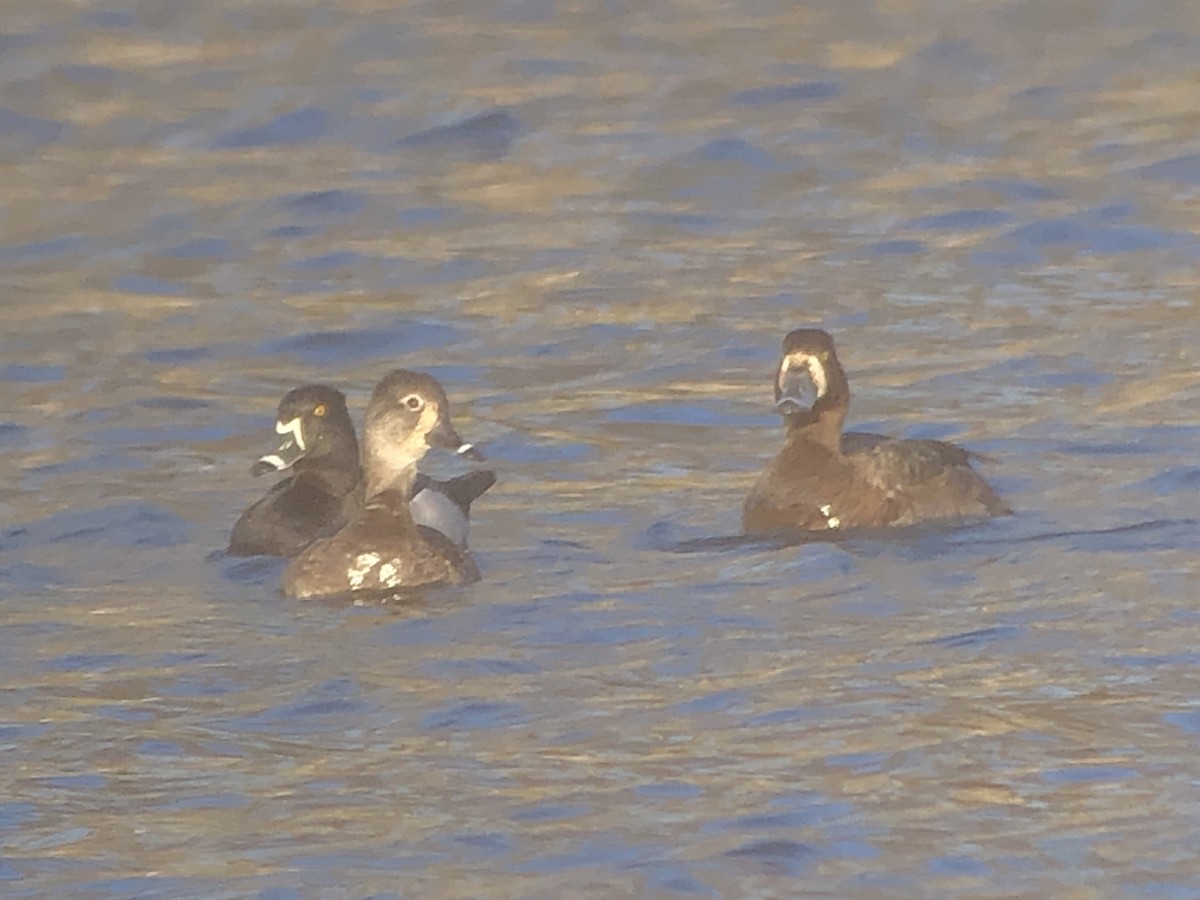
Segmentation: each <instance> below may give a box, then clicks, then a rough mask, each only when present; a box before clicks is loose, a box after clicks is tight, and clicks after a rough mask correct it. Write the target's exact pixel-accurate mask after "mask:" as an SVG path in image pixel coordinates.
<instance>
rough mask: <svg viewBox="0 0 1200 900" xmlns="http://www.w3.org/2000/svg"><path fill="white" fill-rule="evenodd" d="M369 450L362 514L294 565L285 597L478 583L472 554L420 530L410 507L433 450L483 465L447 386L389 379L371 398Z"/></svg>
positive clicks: (410, 377)
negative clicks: (454, 419)
mask: <svg viewBox="0 0 1200 900" xmlns="http://www.w3.org/2000/svg"><path fill="white" fill-rule="evenodd" d="M362 444H363V446H362V460H363V472H364V482H365V485H364V487H365V490H364V496H365V497H366V500H365V502H364V503H363V505H362V508H361V509H360V510H359V511H358V512H357V513H356V514H355V516H354V517H353V518H352V519H350V521H348V522H347V523H346V524H345V525H344V526H343V527H342V528H341V530H339V531H338V532H337V533H336V534H333V535H331V536H330V537H325V538H321V539H320V540H317V541H314V542H313V543H312V544H310V545H309V546H308V547H306V548H305V549H304V550H302V551H301V552H300V553H299V554H298V555H297V556H296V557H295V558H293V559H292V561H291V562H290V563H289V564H288V566H287V568H286V569H285V570H284V573H283V591H284V593H285V594H287V595H288V596H289V597H295V598H297V599H309V598H321V597H337V596H344V595H367V594H370V595H390V594H398V593H403V592H406V591H410V590H412V589H416V588H421V587H426V586H434V585H461V584H470V583H472V582H474V581H478V580H479V570H478V569H477V568H476V566H475V562H474V560H473V559H472V558H471V556H470V554H469V553H468V552H467V551H466V549H465V548H463V547H460V546H459V545H458V544H456V543H455V542H454V541H453V540H451V539H450V538H448V537H447V536H446V535H445V534H443V533H442V532H440V531H438V530H437V529H435V528H430V527H428V526H425V525H420V524H418V523H417V522H416V521H415V520H414V519H413V514H412V509H411V508H410V498H411V497H412V495H413V490H414V487H415V486H416V483H417V477H418V476H417V463H419V462H420V461H421V459H422V457H424V456H425V453H426V452H427V451H428V450H429V449H430V448H431V447H446V448H448V449H451V450H455V451H457V452H459V453H461V454H462V455H464V456H468V457H470V458H473V459H482V455H481V454H479V452H478V451H477V450H475V449H474V448H473V447H472V446H471V445H469V444H466V443H465V442H464V441H463V440H462V438H460V437H459V436H458V433H457V432H456V431H455V430H454V427H453V425H452V424H451V421H450V403H449V401H448V400H447V399H446V394H445V391H443V390H442V387H441V385H440V384H438V382H437V381H436V380H435V379H433V378H432V377H431V376H429V375H425V374H422V373H419V372H410V371H407V370H405V369H397V370H396V371H394V372H391V373H390V374H388V375H387V376H386V377H385V378H384V379H383V380H382V381H380V382H379V384H378V385H376V387H375V390H374V392H373V393H372V395H371V402H370V403H369V404H368V406H367V415H366V423H365V426H364V428H363V441H362Z"/></svg>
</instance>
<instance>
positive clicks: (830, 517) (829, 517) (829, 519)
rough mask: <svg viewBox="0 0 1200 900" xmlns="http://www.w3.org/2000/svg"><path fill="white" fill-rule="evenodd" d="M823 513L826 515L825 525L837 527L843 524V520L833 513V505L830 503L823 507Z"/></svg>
mask: <svg viewBox="0 0 1200 900" xmlns="http://www.w3.org/2000/svg"><path fill="white" fill-rule="evenodd" d="M821 515H823V516H824V517H825V525H826V527H828V528H837V527H839V526H840V525H841V524H842V520H841V519H839V518H838V517H837V516H835V515H834V514H833V507H832V506H830V505H829V504H828V503H826V504H825V505H824V506H822V507H821Z"/></svg>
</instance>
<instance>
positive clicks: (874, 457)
mask: <svg viewBox="0 0 1200 900" xmlns="http://www.w3.org/2000/svg"><path fill="white" fill-rule="evenodd" d="M806 382H807V383H811V385H812V387H813V388H814V389H815V392H816V399H815V400H814V401H813V403H812V405H811V407H806V406H805V405H804V403H803V401H802V399H801V388H802V387H803V386H804V384H805V383H806ZM775 401H776V409H777V410H778V411H779V412H780V414H781V415H783V418H784V423H785V426H786V439H785V442H784V446H783V449H782V450H781V451H780V452H779V454H778V455H777V456H776V457H775V458H774V459H773V460H771V462H770V463H769V464H768V465H767V468H766V470H765V471H764V472H763V474H762V475H761V476H760V477H759V479H758V482H757V483H756V484H755V485H754V488H753V489H752V490H751V491H750V495H749V497H747V498H746V503H745V506H744V507H743V510H742V525H743V527H744V528H745V530H746V531H751V532H764V531H785V530H803V531H825V530H829V529H837V528H872V527H879V526H893V525H911V524H913V523H915V522H922V521H929V520H934V519H953V518H972V517H984V516H995V515H1005V514H1008V513H1010V512H1011V510H1010V509H1009V508H1008V507H1007V506H1006V505H1005V504H1004V502H1003V501H1002V500H1000V498H999V497H997V496H996V493H995V492H994V491H993V490H992V489H991V487H989V486H988V484H987V482H986V481H984V480H983V478H981V477H980V476H979V474H978V473H977V472H976V471H975V470H974V469H973V468H971V455H970V454H969V453H968V452H967V451H966V450H963V449H962V448H961V447H956V446H955V445H953V444H948V443H945V442H943V441H931V440H899V439H893V438H887V437H883V436H882V435H874V434H857V433H851V434H845V435H843V434H842V426H843V423H844V422H845V419H846V412H847V410H848V409H849V406H850V384H849V381H848V380H847V378H846V373H845V370H843V369H842V365H841V363H840V362H839V361H838V358H837V352H836V350H835V349H834V346H833V339H832V338H831V337H830V336H829V335H828V334H827V333H826V332H824V331H821V330H819V329H815V328H801V329H797V330H795V331H792V332H791V333H789V334H788V335H787V337H785V338H784V341H783V356H782V359H781V360H780V364H779V369H778V371H777V374H776V378H775Z"/></svg>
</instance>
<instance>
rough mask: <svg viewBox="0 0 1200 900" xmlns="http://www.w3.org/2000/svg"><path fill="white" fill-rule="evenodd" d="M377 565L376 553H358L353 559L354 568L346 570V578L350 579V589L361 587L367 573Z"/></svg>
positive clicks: (377, 557) (377, 555)
mask: <svg viewBox="0 0 1200 900" xmlns="http://www.w3.org/2000/svg"><path fill="white" fill-rule="evenodd" d="M377 565H379V554H378V553H360V554H358V557H357V558H356V559H355V560H354V568H352V569H347V570H346V578H347V579H349V581H350V588H351V590H357V589H358V588H360V587H362V585H363V582H364V581H366V579H367V575H369V574H370V573H371V570H372V569H373V568H375V567H376V566H377Z"/></svg>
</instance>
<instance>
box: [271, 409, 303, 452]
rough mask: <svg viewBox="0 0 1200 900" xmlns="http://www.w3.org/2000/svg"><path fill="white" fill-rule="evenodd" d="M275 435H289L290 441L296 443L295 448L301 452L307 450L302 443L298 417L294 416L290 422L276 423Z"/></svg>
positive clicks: (301, 430)
mask: <svg viewBox="0 0 1200 900" xmlns="http://www.w3.org/2000/svg"><path fill="white" fill-rule="evenodd" d="M275 433H276V434H290V435H291V436H292V440H294V441H295V442H296V446H297V447H299V448H300V449H301V450H307V449H308V447H307V446H306V445H305V443H304V430H303V429H302V428H301V427H300V417H299V416H296V418H294V419H292V420H291V421H290V422H283V421H280V422H276V423H275Z"/></svg>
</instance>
